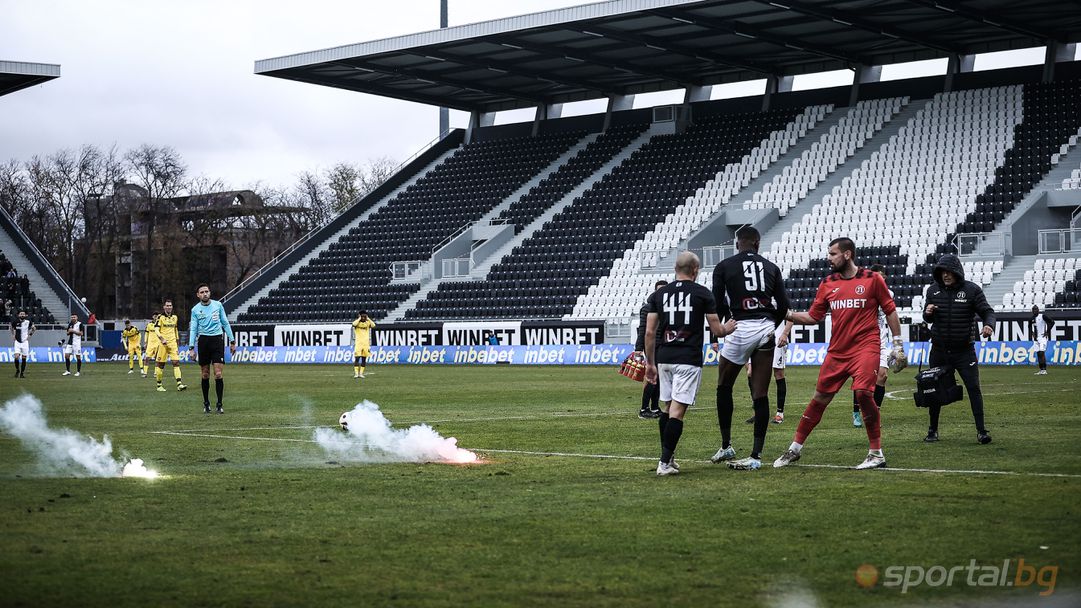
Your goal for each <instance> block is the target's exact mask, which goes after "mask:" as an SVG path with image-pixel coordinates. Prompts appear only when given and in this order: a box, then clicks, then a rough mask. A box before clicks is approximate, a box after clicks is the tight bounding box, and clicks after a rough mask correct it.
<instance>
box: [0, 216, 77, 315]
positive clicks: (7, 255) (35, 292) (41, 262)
mask: <svg viewBox="0 0 1081 608" xmlns="http://www.w3.org/2000/svg"><path fill="white" fill-rule="evenodd" d="M0 258H2V259H3V262H0V266H4V267H6V266H5V263H6V264H10V265H11V266H13V267H14V269H15V271H16V272H17V273H18V275H19V277H20V278H21V277H23V276H26V281H27V283H28V286H26V287H24V285H23V284H22V283H21V282H20V280H18V279H17V280H15V281H8V280H5V279H4V278H3V273H0V294H2V296H3V298H4V300H3V303H5V304H6V302H7V301H8V300H10V301H11V303H12V304H11V305H12V308H13V309H15V310H19V309H25V310H26V311H27V314H28V315H29V316H30V318H31V319H32V320H33V321H34V322H35V323H36V324H38V325H51V324H55V323H57V316H58V315H60V316H66V315H67V311H68V310H71V311H72V312H73V313H75V314H76V315H78V316H79V318H80V319H81V320H83V321H84V322H85V321H86V319H87V318H88V317H89V315H90V312H89V311H88V310H87V309H86V307H85V305H84V304H83V303H82V302H81V301H80V299H79V298H78V297H77V296H76V295H75V293H74V292H73V291H71V288H70V287H68V285H67V283H65V282H64V280H63V279H62V278H60V276H59V275H58V274H57V273H56V270H55V269H53V267H52V265H51V264H50V263H49V262H48V261H47V260H46V259H45V257H44V256H43V255H42V254H41V252H39V251H38V249H37V247H35V246H34V244H33V242H31V241H30V239H29V237H27V236H26V234H25V233H23V231H22V230H20V229H19V227H18V226H16V225H15V222H14V220H12V218H11V216H10V215H8V213H7V211H6V210H4V209H3V208H2V207H0ZM2 313H3V311H0V314H2Z"/></svg>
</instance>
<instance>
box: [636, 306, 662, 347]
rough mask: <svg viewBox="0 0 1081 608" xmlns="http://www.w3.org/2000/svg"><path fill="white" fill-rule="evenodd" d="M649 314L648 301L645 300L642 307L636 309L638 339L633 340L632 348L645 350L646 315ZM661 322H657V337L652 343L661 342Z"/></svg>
mask: <svg viewBox="0 0 1081 608" xmlns="http://www.w3.org/2000/svg"><path fill="white" fill-rule="evenodd" d="M647 316H649V302H648V301H647V302H646V303H645V304H643V305H642V309H641V310H639V311H638V339H637V340H635V341H634V350H637V351H644V350H646V317H647ZM660 327H661V324H660V323H658V324H657V339H656V341H655V342H654V344H660V343H661V329H660Z"/></svg>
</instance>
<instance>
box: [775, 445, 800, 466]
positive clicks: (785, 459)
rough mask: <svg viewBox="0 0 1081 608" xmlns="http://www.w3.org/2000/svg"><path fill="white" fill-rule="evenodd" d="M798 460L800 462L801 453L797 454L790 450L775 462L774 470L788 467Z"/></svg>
mask: <svg viewBox="0 0 1081 608" xmlns="http://www.w3.org/2000/svg"><path fill="white" fill-rule="evenodd" d="M797 460H799V452H796V451H794V450H792V449H791V448H789V449H787V450H785V451H784V454H781V455H780V457H778V458H777V460H774V461H773V468H775V469H779V468H781V467H787V466H788V465H790V464H792V463H793V462H796V461H797Z"/></svg>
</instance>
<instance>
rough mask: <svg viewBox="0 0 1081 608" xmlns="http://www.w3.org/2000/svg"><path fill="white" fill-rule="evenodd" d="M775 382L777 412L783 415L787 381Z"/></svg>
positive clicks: (781, 379)
mask: <svg viewBox="0 0 1081 608" xmlns="http://www.w3.org/2000/svg"><path fill="white" fill-rule="evenodd" d="M776 382H777V411H778V412H780V413H784V400H785V397H787V396H788V381H787V380H785V379H784V378H778V379H777V380H776Z"/></svg>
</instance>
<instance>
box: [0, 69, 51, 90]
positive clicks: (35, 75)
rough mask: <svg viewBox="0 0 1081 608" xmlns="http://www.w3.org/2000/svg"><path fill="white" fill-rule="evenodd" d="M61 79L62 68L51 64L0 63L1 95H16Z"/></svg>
mask: <svg viewBox="0 0 1081 608" xmlns="http://www.w3.org/2000/svg"><path fill="white" fill-rule="evenodd" d="M53 78H60V66H58V65H54V64H51V63H27V62H25V61H0V95H7V94H8V93H14V92H15V91H18V90H20V89H25V88H27V87H32V86H34V85H36V84H41V83H43V82H47V81H49V80H52V79H53Z"/></svg>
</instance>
